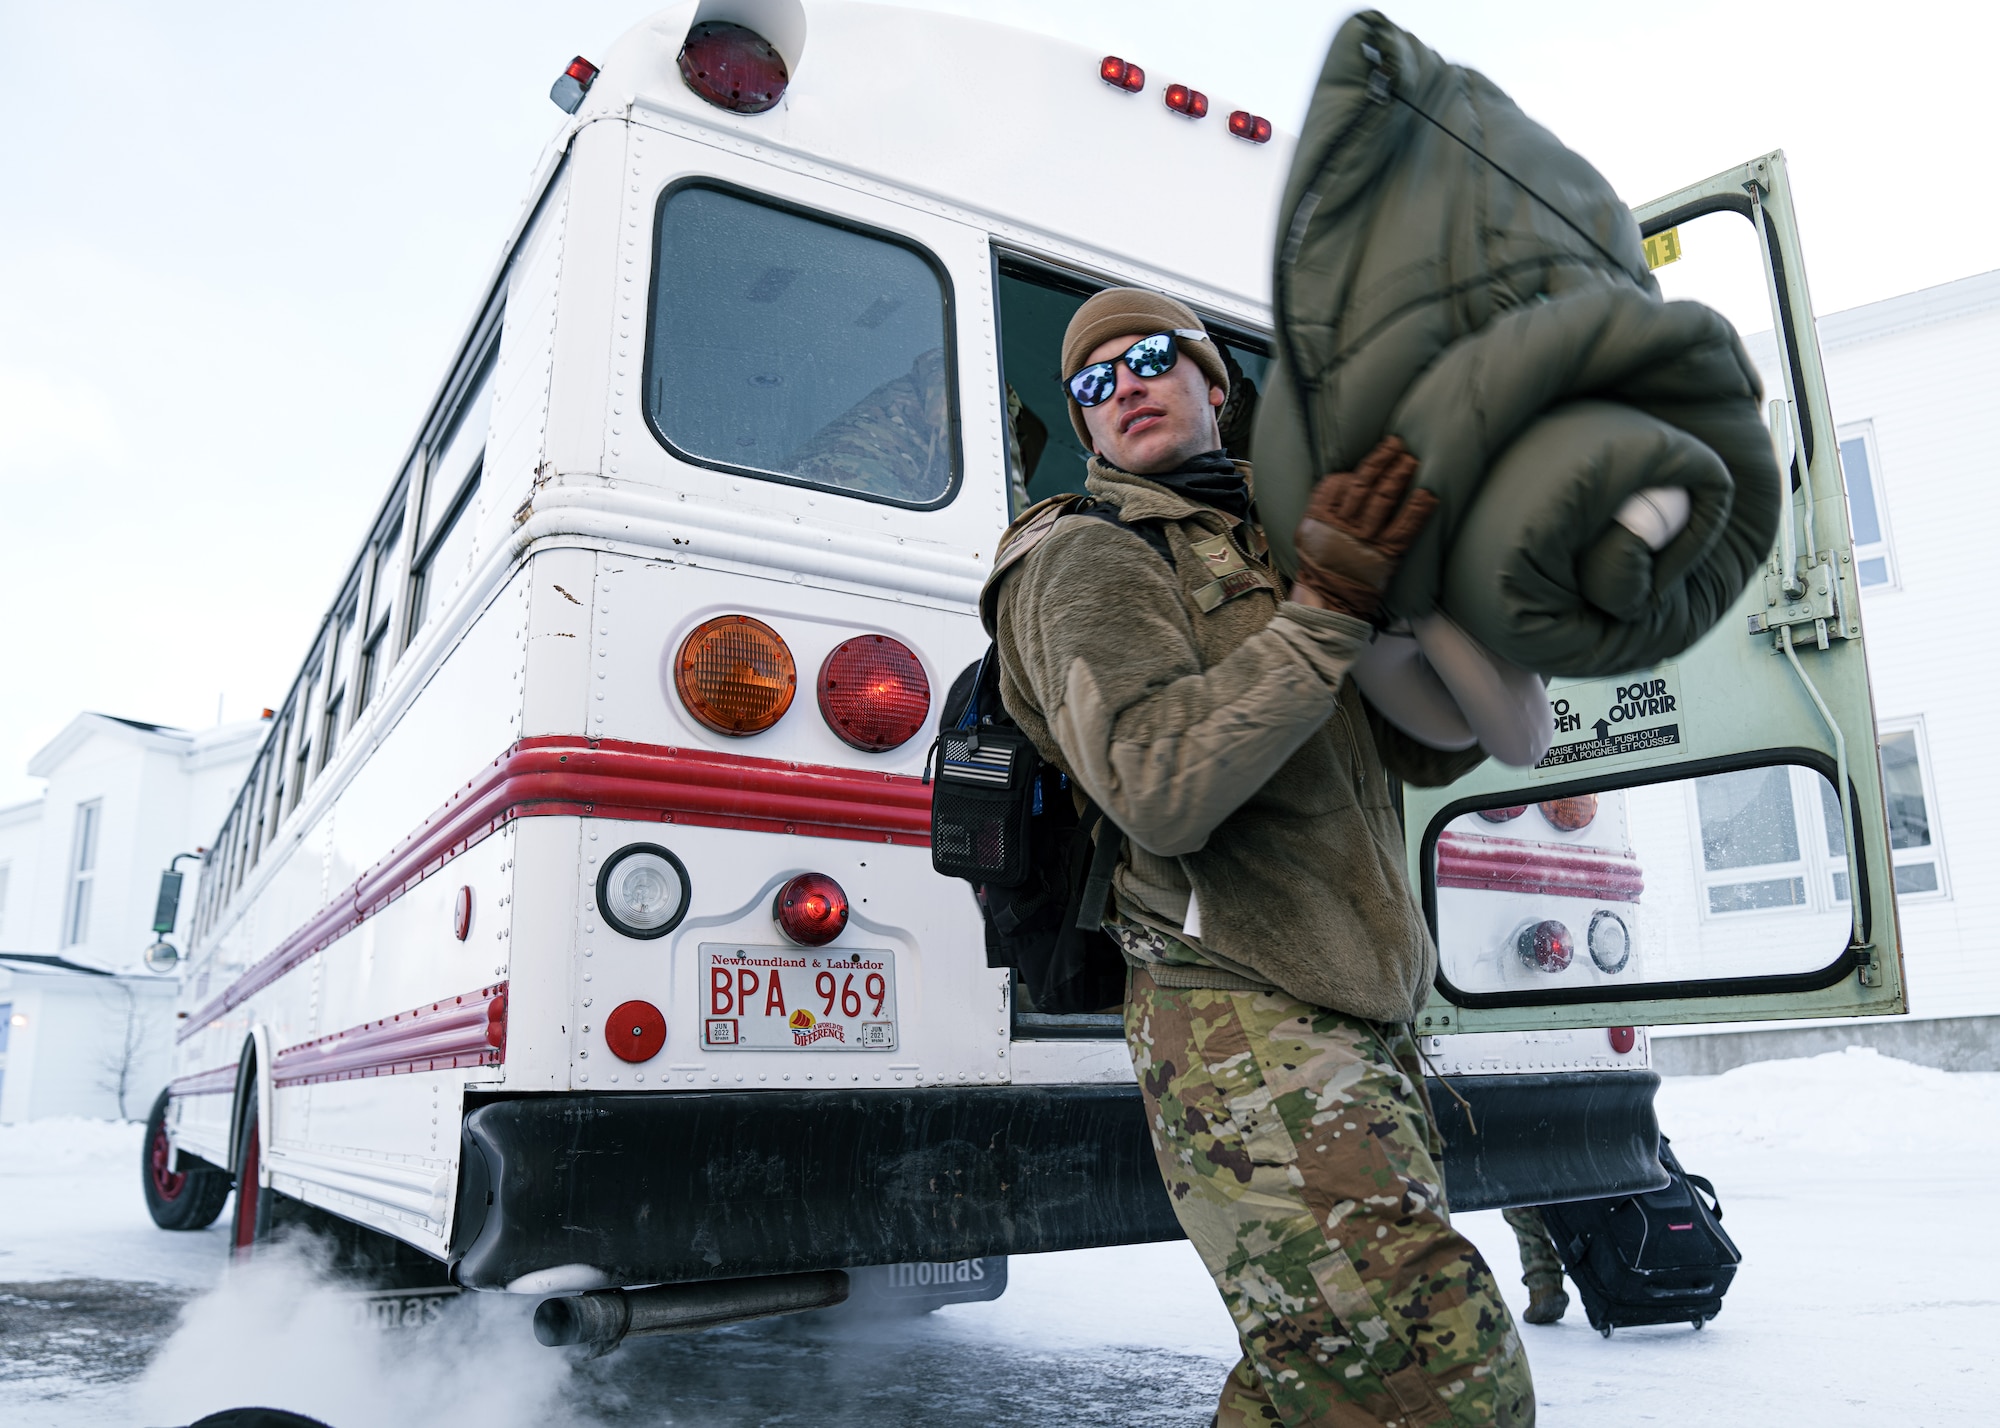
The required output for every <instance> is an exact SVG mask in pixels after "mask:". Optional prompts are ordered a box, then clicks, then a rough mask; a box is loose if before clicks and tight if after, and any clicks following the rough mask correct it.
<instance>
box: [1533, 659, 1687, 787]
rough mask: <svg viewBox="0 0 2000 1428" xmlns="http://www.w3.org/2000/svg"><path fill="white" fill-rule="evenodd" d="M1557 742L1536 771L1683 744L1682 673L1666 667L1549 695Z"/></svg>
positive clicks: (1572, 686) (1568, 688)
mask: <svg viewBox="0 0 2000 1428" xmlns="http://www.w3.org/2000/svg"><path fill="white" fill-rule="evenodd" d="M1549 713H1550V715H1551V716H1552V717H1553V719H1554V721H1555V736H1556V742H1555V743H1554V744H1553V745H1552V746H1551V747H1550V749H1549V751H1548V753H1547V754H1546V755H1545V756H1544V757H1543V759H1542V761H1541V762H1540V763H1539V764H1537V765H1535V767H1536V768H1543V769H1552V768H1560V767H1562V766H1563V765H1564V764H1579V763H1583V762H1585V761H1586V760H1590V759H1612V758H1617V757H1618V756H1619V755H1621V754H1641V753H1646V752H1648V751H1649V750H1652V749H1664V748H1668V747H1671V746H1673V745H1676V744H1679V743H1680V742H1681V741H1682V729H1683V726H1684V720H1685V718H1686V715H1685V714H1684V712H1683V711H1682V709H1681V686H1680V674H1679V670H1678V669H1677V667H1676V666H1674V665H1665V666H1662V667H1661V668H1659V669H1656V670H1651V671H1648V672H1647V673H1644V674H1635V675H1631V676H1629V677H1627V678H1623V679H1607V680H1602V681H1600V682H1598V683H1594V684H1573V685H1570V686H1568V687H1566V688H1564V689H1563V690H1561V691H1560V692H1559V693H1555V694H1551V695H1550V696H1549Z"/></svg>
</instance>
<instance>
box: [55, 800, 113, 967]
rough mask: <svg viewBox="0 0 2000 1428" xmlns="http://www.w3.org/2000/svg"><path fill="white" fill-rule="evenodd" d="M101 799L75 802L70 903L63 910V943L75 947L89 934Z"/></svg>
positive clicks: (70, 859) (70, 864)
mask: <svg viewBox="0 0 2000 1428" xmlns="http://www.w3.org/2000/svg"><path fill="white" fill-rule="evenodd" d="M103 807H104V805H103V804H102V802H100V801H98V800H95V799H93V800H92V801H91V802H89V803H79V804H78V805H77V806H76V830H75V833H74V834H73V835H72V839H71V846H70V858H69V903H68V906H67V907H66V908H65V909H64V911H63V946H65V947H74V946H76V945H77V944H78V943H80V942H82V941H84V940H85V939H87V938H88V937H89V936H90V891H91V886H92V884H93V883H94V882H95V881H96V878H97V824H98V820H99V816H100V815H101V813H102V812H103Z"/></svg>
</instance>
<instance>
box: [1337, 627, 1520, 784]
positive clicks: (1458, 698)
mask: <svg viewBox="0 0 2000 1428" xmlns="http://www.w3.org/2000/svg"><path fill="white" fill-rule="evenodd" d="M1349 673H1350V675H1351V676H1352V677H1353V679H1354V682H1355V684H1356V685H1357V686H1358V687H1359V688H1360V690H1361V692H1362V693H1363V694H1364V695H1366V696H1367V699H1368V702H1369V703H1370V704H1372V705H1374V706H1375V709H1376V712H1378V713H1379V714H1381V715H1382V717H1383V718H1385V719H1387V720H1388V721H1389V722H1390V723H1391V724H1394V725H1395V726H1396V727H1397V728H1398V729H1401V730H1402V731H1403V732H1404V733H1405V734H1408V735H1409V736H1410V737H1411V738H1413V739H1415V740H1416V741H1417V742H1418V743H1420V744H1424V745H1427V746H1429V747H1430V748H1433V749H1442V750H1446V751H1448V752H1456V751H1457V750H1459V749H1469V748H1471V747H1472V746H1473V745H1474V744H1478V745H1479V746H1480V747H1481V748H1482V749H1484V750H1485V751H1486V752H1487V753H1489V754H1491V755H1492V756H1493V757H1494V758H1496V759H1498V760H1499V761H1500V762H1501V763H1503V764H1510V765H1512V766H1513V767H1515V768H1533V767H1534V766H1535V765H1536V764H1538V763H1540V762H1541V761H1542V756H1543V755H1544V754H1546V753H1547V752H1548V751H1549V745H1550V744H1551V743H1553V742H1554V740H1555V720H1554V716H1553V715H1552V714H1551V713H1550V711H1549V692H1548V686H1547V685H1546V684H1544V683H1543V682H1542V680H1541V677H1540V676H1539V675H1536V674H1533V673H1531V672H1530V671H1528V670H1525V669H1522V668H1520V667H1519V666H1517V665H1511V664H1509V663H1507V661H1505V660H1503V659H1501V658H1499V657H1498V656H1496V655H1495V654H1494V653H1493V652H1492V651H1491V650H1488V649H1486V648H1484V647H1483V646H1482V645H1481V644H1480V643H1479V642H1478V641H1477V640H1475V639H1473V638H1472V637H1471V636H1470V635H1468V634H1466V632H1465V631H1464V630H1462V629H1460V628H1459V627H1458V626H1457V625H1455V624H1454V623H1452V621H1451V619H1450V618H1449V617H1447V616H1445V615H1442V614H1431V615H1425V616H1422V617H1420V618H1419V619H1417V620H1414V621H1412V622H1410V624H1409V625H1407V626H1406V627H1404V628H1403V629H1402V630H1394V629H1391V630H1387V631H1384V632H1383V633H1382V634H1379V635H1377V636H1376V637H1375V640H1374V642H1373V643H1371V644H1370V645H1369V646H1368V647H1367V648H1366V649H1364V650H1363V651H1362V652H1361V657H1360V658H1359V659H1357V660H1356V661H1355V662H1354V664H1353V666H1352V668H1351V669H1350V670H1349Z"/></svg>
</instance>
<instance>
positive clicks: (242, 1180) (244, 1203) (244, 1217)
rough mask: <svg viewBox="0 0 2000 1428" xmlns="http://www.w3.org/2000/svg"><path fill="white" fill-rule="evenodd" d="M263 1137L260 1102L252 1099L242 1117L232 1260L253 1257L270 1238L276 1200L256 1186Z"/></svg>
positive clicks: (237, 1153)
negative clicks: (259, 1114)
mask: <svg viewBox="0 0 2000 1428" xmlns="http://www.w3.org/2000/svg"><path fill="white" fill-rule="evenodd" d="M263 1145H264V1142H263V1137H262V1135H261V1134H260V1133H259V1128H258V1125H257V1103H256V1101H255V1100H254V1099H253V1100H252V1101H251V1103H250V1108H249V1110H248V1111H246V1112H245V1113H244V1116H243V1131H242V1134H241V1135H240V1136H239V1137H238V1139H237V1143H236V1217H235V1219H234V1220H233V1221H232V1222H231V1225H230V1236H229V1257H230V1258H231V1259H236V1260H246V1259H248V1258H250V1253H251V1250H252V1248H253V1247H254V1246H256V1245H260V1244H268V1243H269V1242H270V1239H271V1202H272V1201H273V1200H274V1199H276V1198H277V1197H276V1196H275V1195H273V1194H272V1193H271V1192H270V1191H269V1190H266V1189H264V1188H262V1187H261V1186H259V1185H258V1184H257V1172H258V1169H259V1167H260V1166H261V1164H262V1162H263V1158H264V1157H263Z"/></svg>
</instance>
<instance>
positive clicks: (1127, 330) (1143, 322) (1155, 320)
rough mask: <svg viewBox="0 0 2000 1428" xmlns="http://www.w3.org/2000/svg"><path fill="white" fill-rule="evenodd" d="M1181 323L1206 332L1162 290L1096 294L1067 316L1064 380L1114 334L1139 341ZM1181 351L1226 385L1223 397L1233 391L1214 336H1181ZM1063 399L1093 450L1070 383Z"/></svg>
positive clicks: (1217, 384) (1211, 382)
mask: <svg viewBox="0 0 2000 1428" xmlns="http://www.w3.org/2000/svg"><path fill="white" fill-rule="evenodd" d="M1177 327H1189V328H1195V329H1197V330H1199V331H1201V332H1207V331H1208V328H1207V326H1206V325H1205V324H1204V323H1203V322H1202V320H1201V319H1200V318H1198V317H1196V316H1195V315H1194V313H1193V311H1192V310H1191V309H1189V308H1187V307H1186V306H1184V305H1182V304H1181V303H1177V302H1175V301H1174V300H1173V299H1172V298H1170V297H1167V296H1166V295H1165V294H1163V293H1150V292H1147V291H1146V290H1145V289H1144V288H1106V289H1105V290H1104V291H1103V292H1100V293H1094V294H1092V296H1091V297H1090V299H1089V300H1088V301H1087V302H1085V303H1084V305H1083V306H1082V307H1080V308H1078V309H1077V310H1076V316H1075V317H1072V318H1071V319H1070V320H1069V330H1068V331H1067V332H1065V333H1063V345H1062V378H1063V381H1065V382H1067V381H1068V380H1069V379H1070V377H1071V376H1072V375H1073V374H1074V373H1075V372H1076V371H1077V370H1078V369H1079V368H1081V367H1083V366H1084V365H1085V364H1086V363H1087V362H1088V360H1089V358H1090V354H1091V351H1092V350H1093V349H1094V348H1096V347H1097V346H1098V344H1100V343H1103V342H1109V341H1110V340H1111V339H1112V338H1114V337H1130V338H1131V339H1132V340H1133V341H1134V342H1137V341H1138V340H1139V339H1140V338H1142V337H1150V336H1151V335H1152V334H1153V333H1155V332H1171V331H1172V330H1173V329H1174V328H1177ZM1180 349H1181V354H1182V355H1183V356H1185V357H1189V358H1192V359H1193V361H1194V364H1195V366H1197V367H1199V368H1201V371H1202V375H1203V376H1205V377H1207V378H1208V384H1209V385H1210V386H1211V387H1220V388H1222V394H1223V396H1224V397H1227V396H1228V395H1229V374H1228V373H1227V372H1225V371H1224V370H1223V367H1222V353H1221V352H1220V351H1219V350H1217V348H1216V345H1215V339H1214V338H1212V337H1204V338H1202V339H1201V340H1199V341H1196V340H1195V339H1194V338H1191V337H1183V338H1181V339H1180ZM1063 400H1065V401H1067V402H1068V403H1069V421H1070V425H1071V426H1073V427H1075V428H1076V434H1077V438H1078V440H1080V441H1082V442H1083V449H1084V450H1085V451H1090V450H1093V449H1094V448H1093V447H1092V445H1091V441H1090V428H1089V427H1087V426H1085V425H1084V424H1083V408H1082V407H1080V406H1078V405H1077V404H1076V399H1075V398H1074V397H1072V396H1070V394H1069V389H1068V387H1064V388H1063Z"/></svg>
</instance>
